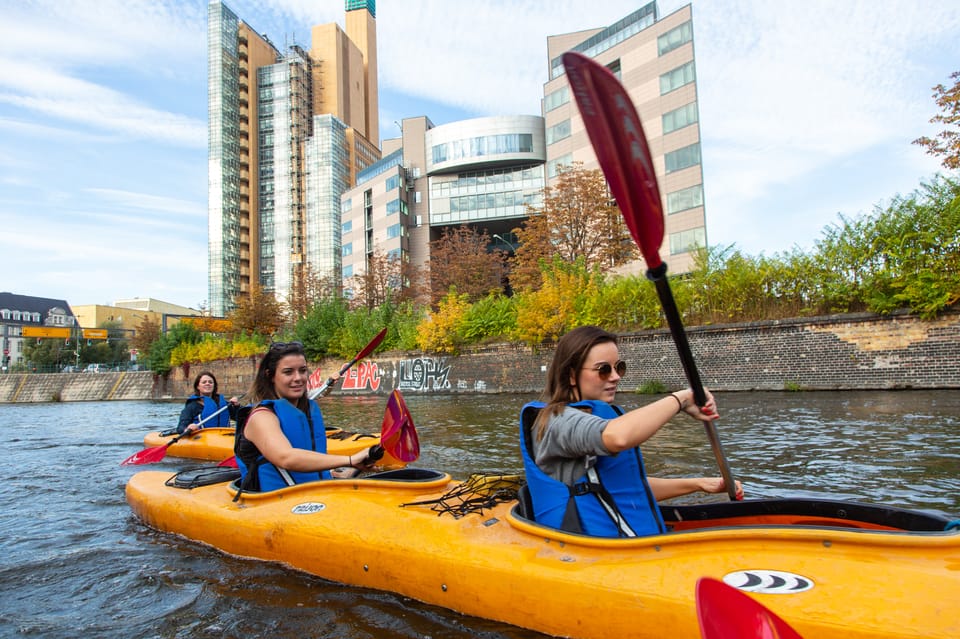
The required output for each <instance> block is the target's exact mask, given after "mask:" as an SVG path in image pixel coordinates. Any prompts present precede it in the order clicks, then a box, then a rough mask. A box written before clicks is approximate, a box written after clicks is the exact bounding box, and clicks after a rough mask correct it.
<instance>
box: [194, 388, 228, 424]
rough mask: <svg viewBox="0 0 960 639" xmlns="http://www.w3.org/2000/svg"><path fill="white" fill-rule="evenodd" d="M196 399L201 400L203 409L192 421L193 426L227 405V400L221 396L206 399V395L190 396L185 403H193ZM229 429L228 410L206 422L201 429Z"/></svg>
mask: <svg viewBox="0 0 960 639" xmlns="http://www.w3.org/2000/svg"><path fill="white" fill-rule="evenodd" d="M198 399H200V400H203V409H202V410H201V411H200V414H199V415H197V417H196V419H194V420H193V423H194V424H199V423H200V422H201V421H203V420H204V419H206V418H207V417H210V415H213V414H214V413H215V412H217V411H218V410H220V409H221V408H223V407H224V406H226V405H227V400H225V399H224V398H223V395H217V397H216V398H212V397H207V396H206V395H191V396H190V397H188V398H187V403H188V404H189V403H190V402H195V401H197V400H198ZM215 427H219V428H229V427H230V409H229V408H228V409H227V410H225V411H223V412H222V413H220V414H219V415H217V416H216V417H214V418H213V419H211V420H210V421H208V422H204V424H203V426H201V428H215Z"/></svg>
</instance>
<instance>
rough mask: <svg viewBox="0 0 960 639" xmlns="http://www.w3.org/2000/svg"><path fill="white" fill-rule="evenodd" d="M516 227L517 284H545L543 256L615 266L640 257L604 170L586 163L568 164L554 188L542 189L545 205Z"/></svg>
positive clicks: (514, 276)
mask: <svg viewBox="0 0 960 639" xmlns="http://www.w3.org/2000/svg"><path fill="white" fill-rule="evenodd" d="M528 210H529V213H530V216H529V217H528V218H527V220H526V221H525V222H524V223H523V226H522V227H521V228H518V229H515V230H514V233H516V235H517V237H518V239H519V241H520V246H519V247H518V248H517V251H516V256H515V258H514V262H513V270H512V271H511V282H512V283H513V285H514V288H519V289H527V290H530V289H537V288H539V287H540V285H541V283H542V279H541V277H540V272H541V269H540V265H541V263H542V261H543V260H547V261H549V260H552V259H553V258H554V257H559V258H560V259H561V260H563V261H565V262H569V263H572V262H574V261H576V260H577V259H579V258H582V259H584V260H585V261H586V263H587V264H589V265H591V266H597V267H600V268H602V269H610V268H613V267H615V266H619V265H621V264H624V263H626V262H628V261H630V260H632V259H634V258H635V257H636V248H635V246H634V243H633V241H632V240H631V238H630V231H629V229H628V228H627V226H626V224H625V223H624V221H623V217H622V216H621V215H620V209H619V208H618V207H617V205H616V203H615V202H614V201H613V199H612V198H611V196H610V193H609V190H608V189H607V182H606V180H605V179H604V177H603V173H602V172H601V171H600V170H599V169H585V168H583V163H582V162H575V163H574V164H573V165H572V166H570V167H566V168H565V169H564V170H563V171H562V172H561V173H560V175H559V177H558V180H557V183H556V184H555V185H554V186H548V187H546V188H544V190H543V205H542V207H541V208H539V209H537V208H533V207H530V208H529V209H528Z"/></svg>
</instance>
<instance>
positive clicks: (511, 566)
mask: <svg viewBox="0 0 960 639" xmlns="http://www.w3.org/2000/svg"><path fill="white" fill-rule="evenodd" d="M169 478H170V473H169V472H162V471H145V472H141V473H137V474H136V475H134V476H133V477H131V479H130V481H129V482H128V485H127V499H128V502H129V503H130V506H131V508H132V510H133V512H134V513H135V514H136V515H137V516H138V517H140V518H141V519H142V520H143V521H144V522H145V523H146V524H148V525H150V526H152V527H154V528H157V529H159V530H163V531H168V532H173V533H177V534H180V535H183V536H185V537H188V538H190V539H193V540H198V541H202V542H205V543H207V544H209V545H211V546H214V547H216V548H219V549H220V550H222V551H224V552H227V553H231V554H234V555H239V556H244V557H253V558H258V559H263V560H269V561H277V562H282V563H285V564H287V565H289V566H292V567H294V568H296V569H299V570H303V571H305V572H308V573H311V574H314V575H318V576H320V577H324V578H326V579H331V580H334V581H338V582H341V583H345V584H352V585H357V586H362V587H368V588H374V589H380V590H387V591H392V592H397V593H399V594H401V595H405V596H409V597H412V598H414V599H417V600H420V601H424V602H427V603H431V604H435V605H439V606H443V607H446V608H450V609H453V610H457V611H460V612H462V613H465V614H470V615H475V616H478V617H483V618H488V619H494V620H497V621H502V622H506V623H510V624H514V625H517V626H521V627H525V628H530V629H533V630H537V631H540V632H544V633H548V634H553V635H560V636H570V637H584V638H593V637H598V638H599V637H603V638H604V639H606V638H608V637H610V636H631V637H650V638H651V639H652V638H654V637H662V636H664V632H665V629H669V633H668V634H669V635H670V636H676V637H698V636H699V631H698V625H697V616H696V605H695V586H696V583H697V581H698V579H699V578H700V577H703V576H710V577H714V578H717V579H724V580H725V581H727V582H728V583H730V580H736V579H739V580H741V581H742V582H743V584H742V587H746V586H751V585H755V586H757V587H758V588H759V590H756V591H753V592H751V595H750V596H752V597H756V598H757V599H758V600H759V601H761V602H762V603H763V604H764V605H766V606H767V607H769V608H770V609H771V610H772V611H773V612H775V613H776V614H777V615H779V616H781V617H783V618H784V619H785V620H786V621H787V622H789V623H790V624H791V625H792V626H794V627H795V628H796V629H797V631H798V632H800V633H801V635H803V636H805V637H827V638H832V637H838V638H839V637H844V638H857V639H867V638H868V637H871V638H873V637H885V638H891V639H892V638H897V639H904V638H919V637H944V638H946V637H956V636H960V621H958V619H957V616H956V615H955V614H954V613H953V606H954V605H955V602H956V601H957V598H958V594H960V531H957V530H952V531H944V530H943V529H944V527H945V526H946V524H947V520H946V519H945V518H942V517H936V516H932V515H930V516H928V515H921V514H918V513H913V515H915V516H916V524H915V525H916V527H917V528H919V530H903V529H897V528H896V527H895V526H894V525H893V519H896V517H893V519H891V517H890V516H888V515H889V514H890V513H894V514H896V513H902V512H909V511H896V509H887V508H884V507H880V506H871V507H866V508H865V510H863V511H861V510H858V508H859V506H863V505H858V508H853V507H852V506H851V504H849V503H844V502H827V501H821V500H795V501H794V500H760V501H744V502H729V503H721V504H708V505H698V506H678V507H673V506H671V507H665V508H664V515H665V518H666V519H667V521H668V523H669V524H670V525H671V526H673V530H674V531H673V532H670V533H667V534H663V535H655V536H650V537H643V538H633V539H600V538H593V537H586V536H583V535H573V534H569V533H563V532H561V531H557V530H553V529H549V528H545V527H543V526H541V525H539V524H537V523H535V522H532V521H530V520H528V519H526V518H525V517H524V516H523V508H522V506H521V504H519V503H518V502H517V501H509V502H504V503H500V504H497V505H495V506H493V507H491V508H482V509H480V511H479V512H472V513H469V514H464V515H462V516H458V517H455V516H453V515H450V514H440V515H438V514H437V512H436V511H434V510H433V509H432V508H431V507H430V505H431V504H435V503H437V501H438V500H442V499H443V497H444V496H445V495H446V494H449V493H450V492H451V491H454V490H456V489H457V488H459V487H460V486H461V483H460V482H455V481H453V480H452V479H451V478H450V476H449V475H447V474H445V473H439V472H437V471H431V470H426V469H416V468H407V469H404V470H397V471H390V472H389V473H386V474H379V475H372V476H369V477H367V478H361V479H350V480H337V481H325V482H314V483H310V484H304V485H299V486H294V487H291V488H285V489H282V490H279V491H274V492H270V493H254V494H248V493H244V495H243V496H241V497H240V499H239V500H238V501H236V502H235V501H233V499H234V496H235V493H236V491H235V489H234V488H231V487H230V486H229V484H227V483H220V484H215V485H210V486H200V487H196V488H193V489H190V490H185V489H182V488H176V487H172V486H167V485H165V482H166V481H167V480H168V479H169ZM842 506H845V507H846V509H845V510H844V508H843V507H842ZM815 511H819V512H815ZM841 511H842V512H841ZM868 511H869V514H870V516H869V517H866V516H865V517H864V519H865V520H867V521H864V522H859V520H857V519H854V518H852V516H851V513H860V512H868ZM885 513H886V514H885ZM858 516H859V515H858ZM897 516H899V515H897ZM884 519H886V520H887V523H883V520H884ZM798 522H800V523H798ZM859 524H863V525H859ZM878 524H882V527H878ZM938 526H939V528H940V530H939V531H937V530H933V529H934V528H936V527H938ZM927 528H929V529H930V530H927Z"/></svg>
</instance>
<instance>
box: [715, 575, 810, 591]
mask: <svg viewBox="0 0 960 639" xmlns="http://www.w3.org/2000/svg"><path fill="white" fill-rule="evenodd" d="M723 582H724V583H725V584H727V585H728V586H733V587H734V588H736V589H738V590H745V591H747V592H760V593H763V594H767V595H793V594H796V593H798V592H804V591H806V590H810V589H811V588H813V580H812V579H810V578H808V577H804V576H802V575H796V574H794V573H792V572H784V571H782V570H738V571H736V572H730V573H727V574H726V575H724V576H723Z"/></svg>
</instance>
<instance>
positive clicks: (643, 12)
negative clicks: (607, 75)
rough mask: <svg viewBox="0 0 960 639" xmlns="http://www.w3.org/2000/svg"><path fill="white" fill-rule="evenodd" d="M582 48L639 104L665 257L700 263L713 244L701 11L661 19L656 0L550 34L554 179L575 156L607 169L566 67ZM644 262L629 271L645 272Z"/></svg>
mask: <svg viewBox="0 0 960 639" xmlns="http://www.w3.org/2000/svg"><path fill="white" fill-rule="evenodd" d="M567 51H577V52H580V53H582V54H584V55H586V56H589V57H591V58H593V59H594V60H596V61H597V62H599V63H601V64H603V65H605V66H606V67H607V68H608V69H610V70H611V71H612V72H613V73H614V74H615V75H616V76H617V77H618V78H619V79H620V81H621V82H622V83H623V85H624V88H626V90H627V92H628V93H629V95H630V97H631V99H632V100H633V102H634V104H635V105H636V107H637V113H638V114H639V116H640V121H641V123H642V124H643V128H644V133H646V136H647V141H648V143H649V146H650V152H651V154H652V156H653V162H654V166H655V167H656V173H657V180H658V182H659V185H660V195H661V197H662V199H663V207H664V211H665V214H666V233H665V238H664V245H663V247H661V251H660V255H661V257H662V258H663V260H664V262H666V263H667V267H668V270H669V272H670V273H683V272H686V271H689V270H690V269H691V268H692V267H693V253H692V252H691V251H692V250H693V249H695V248H696V247H700V246H706V243H707V231H706V214H705V208H704V195H703V170H702V166H701V161H700V160H701V154H700V125H699V109H698V106H697V78H696V66H695V57H694V46H693V11H692V8H691V6H690V5H686V6H684V7H681V8H680V9H678V10H676V11H675V12H673V13H671V14H670V15H668V16H664V17H662V18H661V17H660V16H659V15H658V8H657V3H656V2H650V3H648V4H646V5H644V6H642V7H641V8H639V9H638V10H637V11H635V12H633V13H631V14H630V15H628V16H626V17H624V18H622V19H621V20H618V21H617V22H615V23H614V24H612V25H609V26H607V27H602V28H595V29H587V30H584V31H578V32H575V33H567V34H560V35H554V36H550V37H549V38H547V55H548V58H549V59H548V71H549V76H548V77H549V79H548V80H547V82H546V83H545V84H544V86H543V103H542V104H543V117H544V120H545V126H546V144H547V162H546V174H547V182H548V183H553V182H554V181H555V180H556V176H557V171H558V170H560V169H561V167H563V166H565V165H570V164H571V163H572V162H583V164H584V166H585V168H599V166H600V165H599V164H598V162H597V159H596V156H595V155H594V152H593V147H592V146H591V145H590V139H589V137H588V136H587V132H586V129H585V128H584V126H583V121H582V120H581V118H580V114H579V111H578V110H577V106H576V103H575V100H573V99H572V94H571V92H570V87H569V84H568V83H567V79H566V76H565V74H564V70H563V63H562V61H561V56H562V55H563V54H564V53H565V52H567ZM645 268H646V266H645V265H644V264H643V261H642V260H639V261H637V262H635V263H633V264H631V265H629V266H628V267H627V268H624V269H621V272H640V271H642V270H643V269H645Z"/></svg>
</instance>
